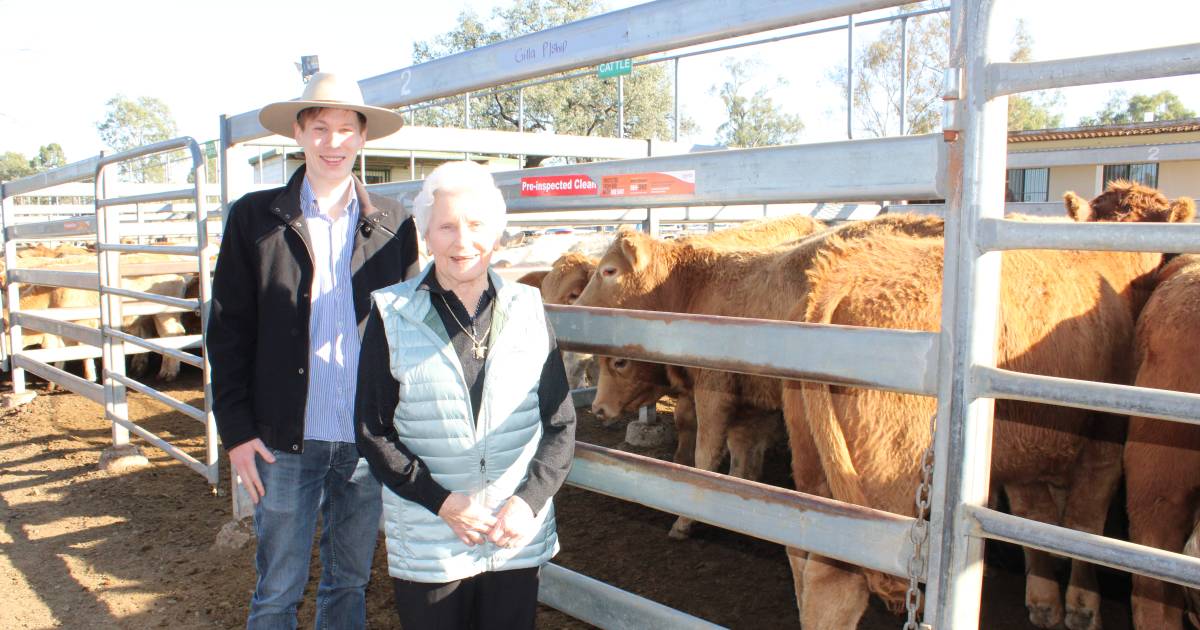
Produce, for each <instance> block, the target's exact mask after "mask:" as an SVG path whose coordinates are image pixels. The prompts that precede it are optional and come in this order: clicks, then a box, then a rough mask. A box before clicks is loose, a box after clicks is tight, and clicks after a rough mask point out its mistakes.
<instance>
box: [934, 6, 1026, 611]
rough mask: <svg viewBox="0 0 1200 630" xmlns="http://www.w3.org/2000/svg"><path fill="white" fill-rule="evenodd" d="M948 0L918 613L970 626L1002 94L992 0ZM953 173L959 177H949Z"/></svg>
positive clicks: (994, 287) (990, 355)
mask: <svg viewBox="0 0 1200 630" xmlns="http://www.w3.org/2000/svg"><path fill="white" fill-rule="evenodd" d="M965 4H966V5H967V6H966V7H965V8H964V7H962V6H960V3H955V4H954V5H953V6H954V9H953V11H952V13H951V15H952V21H951V24H952V26H951V56H950V59H951V64H950V65H951V68H963V83H962V92H963V96H964V97H965V101H963V103H962V106H961V108H960V110H959V112H960V113H961V116H960V117H959V120H961V123H960V124H959V125H956V129H948V130H947V131H946V135H947V137H950V138H952V137H954V136H955V135H956V134H955V133H954V132H956V131H957V128H959V127H960V128H961V132H959V133H958V134H957V140H956V141H955V142H954V143H953V144H952V145H951V150H950V158H949V166H948V169H947V172H948V179H947V182H946V183H947V187H948V193H949V194H948V195H947V198H946V201H947V208H946V216H947V218H948V224H947V229H946V252H945V272H944V276H945V282H944V290H943V302H942V322H941V329H942V333H941V335H940V343H939V353H940V354H939V357H940V358H939V364H940V365H939V375H938V420H939V422H938V427H937V436H936V438H935V441H934V444H935V464H934V480H933V496H932V499H933V501H932V514H931V525H932V527H931V529H930V541H929V543H930V547H929V550H930V556H929V581H928V582H927V587H926V596H927V598H928V600H927V602H926V606H925V614H926V621H927V623H930V624H931V625H932V626H933V627H934V628H956V629H957V628H975V627H977V626H978V623H979V602H980V588H981V586H982V580H983V540H982V539H981V538H978V537H974V536H972V535H971V531H972V529H971V522H970V517H969V516H966V515H965V512H964V510H963V508H964V507H965V506H984V505H986V504H987V496H988V483H989V481H990V474H991V445H992V413H993V410H994V409H993V408H994V401H993V400H992V399H988V398H978V397H976V395H975V391H974V386H973V384H972V381H971V379H970V375H971V370H972V366H975V365H984V366H994V365H995V364H996V356H995V351H996V339H997V336H998V320H999V307H998V305H997V302H998V297H999V290H1000V289H999V288H1000V253H999V252H987V253H983V254H980V253H979V252H980V248H979V245H978V242H979V241H978V239H979V235H978V226H979V224H980V220H981V219H985V218H994V219H1000V218H1003V212H1004V204H1001V203H996V202H997V201H998V200H1000V199H1003V197H1004V167H1005V162H1006V154H1005V151H1006V146H1005V144H1006V139H1007V138H1006V136H1007V133H1006V127H1007V122H1008V120H1007V118H1008V114H1007V108H1008V102H1007V99H1006V98H1004V97H1000V98H996V99H993V100H990V101H989V100H988V91H987V84H988V80H987V76H988V75H987V67H988V64H989V63H992V62H994V61H999V60H1003V58H1004V51H1003V50H1002V48H1003V42H1002V38H1000V37H995V36H994V35H995V33H994V32H993V31H994V28H993V25H994V22H993V21H992V20H991V14H992V9H993V0H978V1H975V2H970V3H965ZM958 177H961V180H959V179H958Z"/></svg>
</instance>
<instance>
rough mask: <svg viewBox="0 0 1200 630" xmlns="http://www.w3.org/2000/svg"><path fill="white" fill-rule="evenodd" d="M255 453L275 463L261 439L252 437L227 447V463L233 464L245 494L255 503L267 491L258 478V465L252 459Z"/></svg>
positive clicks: (269, 462)
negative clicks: (229, 447) (247, 440)
mask: <svg viewBox="0 0 1200 630" xmlns="http://www.w3.org/2000/svg"><path fill="white" fill-rule="evenodd" d="M255 453H257V454H258V455H260V456H262V458H263V460H264V461H266V462H267V463H268V464H274V463H275V456H274V455H272V454H271V451H270V450H268V449H267V446H266V445H265V444H263V442H262V440H260V439H258V438H254V439H253V440H250V441H249V442H242V443H241V444H238V445H237V446H235V447H233V448H231V449H229V465H231V466H233V470H234V471H236V473H237V476H238V478H239V480H240V481H241V483H242V487H243V488H245V489H246V494H249V495H250V500H251V501H253V502H254V504H255V505H257V504H258V499H259V498H260V497H262V496H263V495H264V494H266V493H267V491H266V490H264V489H263V485H262V480H261V479H259V478H258V465H257V464H256V463H255V461H254V455H255Z"/></svg>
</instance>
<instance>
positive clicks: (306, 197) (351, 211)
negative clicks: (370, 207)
mask: <svg viewBox="0 0 1200 630" xmlns="http://www.w3.org/2000/svg"><path fill="white" fill-rule="evenodd" d="M353 177H354V176H353V175H351V179H352V180H353ZM342 196H343V198H349V201H348V202H346V207H345V208H344V210H345V212H346V214H345V216H348V217H351V218H354V215H355V213H356V212H357V211H358V209H359V208H360V207H361V203H360V201H359V198H358V190H357V189H356V188H355V186H354V182H353V181H351V182H350V186H349V188H348V190H347V192H346V193H343V194H342ZM300 210H301V211H302V212H303V213H304V214H305V215H306V216H309V217H316V216H329V213H328V212H326V211H324V210H323V209H322V208H321V206H320V204H318V203H317V193H316V191H314V190H313V187H312V182H310V181H308V176H307V175H305V176H304V179H303V182H302V183H301V184H300Z"/></svg>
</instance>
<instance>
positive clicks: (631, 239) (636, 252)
mask: <svg viewBox="0 0 1200 630" xmlns="http://www.w3.org/2000/svg"><path fill="white" fill-rule="evenodd" d="M653 248H654V243H653V242H652V241H651V240H650V238H649V237H647V236H645V235H644V234H641V233H639V232H627V233H625V234H623V235H622V238H621V255H622V256H624V257H625V260H626V261H627V262H628V263H629V268H630V269H633V270H634V271H641V270H642V269H645V268H646V265H648V264H650V259H651V257H653V255H654V253H653Z"/></svg>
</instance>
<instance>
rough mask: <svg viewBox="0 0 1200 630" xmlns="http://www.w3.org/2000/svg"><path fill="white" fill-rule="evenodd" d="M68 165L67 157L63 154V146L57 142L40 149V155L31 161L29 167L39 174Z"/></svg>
mask: <svg viewBox="0 0 1200 630" xmlns="http://www.w3.org/2000/svg"><path fill="white" fill-rule="evenodd" d="M66 164H67V156H66V155H65V154H64V153H63V148H62V145H60V144H58V143H57V142H51V143H50V144H47V145H43V146H42V147H41V148H39V149H38V154H37V155H36V156H34V158H33V159H32V160H29V166H30V167H32V168H33V169H34V170H35V171H38V172H41V171H48V170H50V169H52V168H58V167H60V166H65V165H66Z"/></svg>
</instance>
